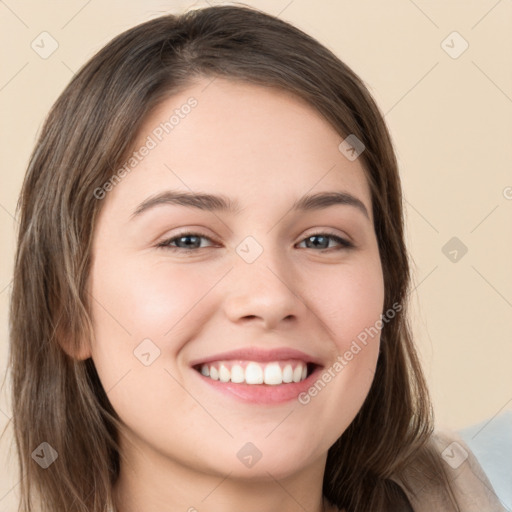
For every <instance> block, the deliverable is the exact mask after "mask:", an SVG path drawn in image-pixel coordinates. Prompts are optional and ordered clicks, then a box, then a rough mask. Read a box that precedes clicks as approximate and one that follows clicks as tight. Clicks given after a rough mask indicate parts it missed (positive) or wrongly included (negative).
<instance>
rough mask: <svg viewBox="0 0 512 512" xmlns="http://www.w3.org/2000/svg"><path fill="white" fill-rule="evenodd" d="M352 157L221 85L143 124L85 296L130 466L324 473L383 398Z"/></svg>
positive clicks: (275, 95) (260, 99)
mask: <svg viewBox="0 0 512 512" xmlns="http://www.w3.org/2000/svg"><path fill="white" fill-rule="evenodd" d="M189 98H194V99H195V100H194V99H193V100H189ZM187 100H189V101H188V103H187ZM187 105H188V106H187ZM173 116H174V117H173ZM166 123H167V124H166ZM342 140H343V138H342V137H340V136H339V135H338V134H337V133H336V132H335V131H334V130H333V128H332V127H331V126H330V125H329V124H328V123H327V122H326V121H325V120H324V119H323V118H322V117H321V116H320V115H319V114H318V113H317V112H316V111H315V110H314V109H313V108H312V107H310V106H309V105H307V104H306V103H304V102H302V101H301V100H298V99H297V98H295V97H292V96H290V95H289V94H287V93H285V92H282V91H278V90H275V89H272V88H266V87H259V86H256V85H249V84H244V83H240V82H239V83H235V82H233V81H229V80H225V79H221V78H217V79H215V80H214V81H213V82H212V81H211V79H204V80H201V81H198V82H197V83H196V84H195V85H194V86H191V87H190V88H189V89H188V90H186V91H185V92H183V93H180V94H177V95H175V96H172V97H171V98H169V99H168V100H166V101H165V102H164V103H162V104H161V105H160V106H159V107H158V108H157V109H156V110H155V111H154V112H153V113H152V114H151V116H150V117H149V118H148V119H147V120H146V121H145V122H144V125H143V127H142V129H141V130H140V133H139V135H138V140H137V142H136V144H135V147H134V151H137V153H136V155H134V156H133V158H134V160H132V161H130V162H128V163H127V167H126V169H128V170H129V171H128V170H125V171H124V172H121V173H120V176H121V177H122V179H121V181H120V182H117V181H116V182H115V183H114V185H112V184H111V185H107V186H106V188H105V189H106V190H108V189H109V188H110V189H111V190H110V191H108V192H106V195H105V197H104V198H103V199H98V200H101V201H103V204H102V210H101V214H100V216H99V219H98V224H97V227H96V231H95V238H94V246H93V264H92V269H91V276H90V282H89V291H90V293H91V296H92V298H91V307H92V315H93V321H94V328H95V339H94V340H92V342H91V347H90V348H91V351H90V355H92V358H93V360H94V363H95V365H96V368H97V370H98V373H99V376H100V379H101V381H102V383H103V386H104V388H105V390H106V391H107V393H108V397H109V399H110V401H111V403H112V405H113V407H114V409H115V410H116V412H117V413H118V414H119V416H120V418H121V420H122V421H123V422H124V423H125V425H126V432H125V433H124V434H125V436H126V438H127V439H128V440H129V441H131V443H126V444H125V449H126V453H127V454H129V457H132V459H134V458H138V460H139V463H140V464H150V465H151V466H152V467H153V468H156V467H163V466H167V467H174V468H177V467H186V468H189V469H190V468H192V469H193V470H194V471H200V472H202V473H204V472H206V473H208V474H222V475H226V474H227V473H231V475H232V477H235V476H239V477H244V476H247V477H251V478H255V477H257V476H258V475H259V476H261V477H262V478H263V477H268V473H270V474H271V475H273V477H275V478H279V477H284V476H286V475H291V474H293V473H294V472H297V471H298V470H299V469H301V468H304V467H306V466H311V467H312V466H314V465H318V467H320V466H323V465H324V464H325V457H326V452H327V450H328V448H329V447H330V446H331V445H332V444H333V443H334V442H335V440H336V439H337V438H338V437H339V436H340V435H341V434H342V433H343V431H344V430H345V429H346V428H347V426H348V425H349V424H350V422H351V421H352V420H353V418H354V417H355V415H356V413H357V411H358V410H359V409H360V408H361V406H362V404H363V401H364V399H365V397H366V395H367V393H368V391H369V388H370V384H371V382H372V379H373V375H374V370H375V366H376V361H377V356H378V352H379V337H380V336H379V334H380V332H379V334H376V335H375V334H373V337H372V336H368V334H366V336H365V335H364V334H363V333H365V332H366V333H368V332H369V331H368V330H369V329H371V328H374V326H375V324H376V323H378V320H379V318H380V314H381V313H382V312H383V311H382V309H383V301H384V288H383V276H382V269H381V264H380V258H379V251H378V246H377V240H376V236H375V233H374V229H373V218H372V205H371V197H370V191H369V187H368V184H367V181H366V178H365V174H364V172H363V167H362V164H361V162H360V159H359V158H355V159H354V157H353V156H352V157H351V158H348V156H350V154H347V153H344V152H343V151H342V150H340V149H339V145H340V143H341V142H342ZM143 147H145V148H146V149H143ZM332 193H338V194H340V196H338V199H336V200H331V199H329V198H327V199H325V198H324V199H323V200H322V199H320V196H319V195H320V194H332ZM199 194H201V195H208V197H207V198H203V199H202V200H201V198H198V197H197V196H196V195H199ZM342 194H343V195H342ZM99 195H100V194H99ZM317 195H318V196H317ZM210 196H215V197H217V196H218V197H219V199H213V198H212V197H210ZM306 197H311V199H306ZM315 197H316V199H315ZM227 206H231V207H232V209H229V208H227ZM338 237H339V238H338ZM343 241H346V242H348V243H349V244H350V245H346V243H345V242H343ZM374 331H375V329H373V331H371V332H372V333H374ZM358 337H359V338H358ZM362 339H365V340H366V341H365V342H364V343H363V342H362V341H361V340H362ZM304 374H306V377H304ZM304 379H305V380H304ZM262 380H263V383H262V382H261V381H262ZM283 380H284V382H283ZM290 381H291V382H290ZM279 382H281V384H279ZM139 449H140V450H139ZM142 453H143V454H142ZM142 461H143V462H142Z"/></svg>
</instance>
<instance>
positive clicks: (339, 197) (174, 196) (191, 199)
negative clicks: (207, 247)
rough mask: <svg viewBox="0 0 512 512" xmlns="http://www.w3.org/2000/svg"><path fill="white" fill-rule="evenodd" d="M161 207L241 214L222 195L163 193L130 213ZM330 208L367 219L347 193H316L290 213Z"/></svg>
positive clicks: (237, 206)
mask: <svg viewBox="0 0 512 512" xmlns="http://www.w3.org/2000/svg"><path fill="white" fill-rule="evenodd" d="M161 205H178V206H185V207H187V208H195V209H198V210H205V211H222V212H227V213H232V214H237V213H240V212H241V211H242V208H241V207H240V204H239V202H238V201H236V200H232V199H230V198H229V197H226V196H225V195H223V194H205V193H197V192H187V191H176V190H166V191H165V192H161V193H160V194H157V195H154V196H151V197H148V198H147V199H145V200H144V201H143V202H142V203H140V204H139V206H138V207H137V208H136V209H135V211H134V212H133V213H132V215H131V217H132V218H133V217H137V216H139V215H141V214H142V213H143V212H145V211H147V210H149V209H151V208H154V207H156V206H161ZM333 205H347V206H353V207H355V208H357V209H358V210H359V211H360V212H362V213H363V214H364V215H365V217H367V218H368V219H370V215H369V213H368V210H367V209H366V206H365V205H364V203H363V202H362V201H361V200H360V199H358V198H357V197H355V196H353V195H352V194H349V193H348V192H319V193H317V194H312V195H306V196H303V197H301V198H299V199H298V200H296V201H295V202H294V203H293V205H292V207H291V209H290V210H291V211H311V210H323V209H325V208H328V207H330V206H333Z"/></svg>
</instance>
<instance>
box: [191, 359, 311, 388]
mask: <svg viewBox="0 0 512 512" xmlns="http://www.w3.org/2000/svg"><path fill="white" fill-rule="evenodd" d="M282 364H283V363H281V364H280V363H279V362H277V361H276V362H271V363H266V364H265V363H256V362H254V361H248V362H247V364H246V365H245V369H244V363H243V362H242V364H233V365H232V366H231V364H230V362H229V361H224V362H222V363H220V362H218V363H214V364H211V365H208V364H203V365H201V368H200V372H201V374H202V375H204V376H205V377H210V379H213V380H220V382H229V381H231V382H234V383H238V384H239V383H246V384H266V385H269V386H278V385H280V384H289V383H291V382H301V381H303V380H304V379H306V377H307V374H308V370H307V365H306V364H305V363H302V362H299V363H297V365H296V366H295V369H294V368H293V366H292V364H291V363H286V364H285V365H284V367H282Z"/></svg>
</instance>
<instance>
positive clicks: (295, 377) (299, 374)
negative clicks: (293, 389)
mask: <svg viewBox="0 0 512 512" xmlns="http://www.w3.org/2000/svg"><path fill="white" fill-rule="evenodd" d="M212 369H213V368H212ZM301 378H302V367H301V366H300V365H299V366H297V367H296V368H295V370H293V382H300V380H301Z"/></svg>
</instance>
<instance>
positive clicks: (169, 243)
mask: <svg viewBox="0 0 512 512" xmlns="http://www.w3.org/2000/svg"><path fill="white" fill-rule="evenodd" d="M201 239H203V240H209V241H210V242H211V241H212V239H211V238H209V237H207V236H205V235H202V234H201V233H181V234H180V235H178V236H175V237H173V238H168V239H167V240H164V241H162V242H160V243H158V244H157V247H161V248H164V249H171V250H173V251H177V250H182V251H185V252H192V251H194V249H202V248H203V247H201ZM174 244H176V245H174Z"/></svg>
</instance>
